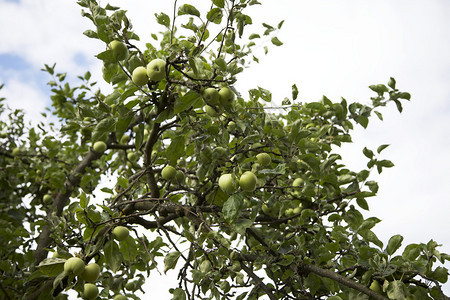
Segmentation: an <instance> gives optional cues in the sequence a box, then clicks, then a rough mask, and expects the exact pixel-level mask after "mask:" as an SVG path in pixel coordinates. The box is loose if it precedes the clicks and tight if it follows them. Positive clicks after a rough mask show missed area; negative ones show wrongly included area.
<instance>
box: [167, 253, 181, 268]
mask: <svg viewBox="0 0 450 300" xmlns="http://www.w3.org/2000/svg"><path fill="white" fill-rule="evenodd" d="M180 256H181V253H180V252H178V251H177V252H170V253H169V254H167V255H166V257H164V273H166V272H167V271H169V270H170V269H174V268H175V266H176V265H177V262H178V259H179V258H180Z"/></svg>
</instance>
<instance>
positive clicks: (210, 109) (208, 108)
mask: <svg viewBox="0 0 450 300" xmlns="http://www.w3.org/2000/svg"><path fill="white" fill-rule="evenodd" d="M205 112H206V114H207V115H208V116H210V117H218V116H219V114H218V113H217V111H216V110H215V109H214V107H212V106H209V105H205Z"/></svg>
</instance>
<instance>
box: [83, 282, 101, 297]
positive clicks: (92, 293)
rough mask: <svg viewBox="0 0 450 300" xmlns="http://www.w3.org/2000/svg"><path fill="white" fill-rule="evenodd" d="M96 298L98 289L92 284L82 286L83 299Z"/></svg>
mask: <svg viewBox="0 0 450 300" xmlns="http://www.w3.org/2000/svg"><path fill="white" fill-rule="evenodd" d="M97 296H98V287H97V286H96V285H95V284H92V283H85V284H84V293H83V298H84V299H86V300H94V299H95V298H97Z"/></svg>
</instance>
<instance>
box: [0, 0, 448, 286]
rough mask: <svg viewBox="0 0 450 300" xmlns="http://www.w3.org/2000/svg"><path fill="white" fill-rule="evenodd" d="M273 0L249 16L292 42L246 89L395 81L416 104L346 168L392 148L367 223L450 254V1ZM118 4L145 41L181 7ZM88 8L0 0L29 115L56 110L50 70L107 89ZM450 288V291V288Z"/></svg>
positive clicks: (357, 87)
mask: <svg viewBox="0 0 450 300" xmlns="http://www.w3.org/2000/svg"><path fill="white" fill-rule="evenodd" d="M178 2H180V1H178ZM197 2H198V3H200V2H201V3H209V1H206V0H203V1H197ZM261 2H264V1H261ZM265 2H267V3H264V5H263V6H260V7H256V8H254V9H252V10H249V11H248V14H250V15H251V16H252V18H253V21H254V23H255V24H260V23H261V22H263V21H264V22H267V23H269V24H278V22H279V21H281V20H283V19H284V20H286V21H285V24H284V25H283V28H282V30H281V31H280V32H279V39H280V40H281V41H282V42H283V43H284V45H283V46H282V47H271V48H270V49H269V54H268V55H267V56H262V55H260V56H259V58H260V64H254V65H252V67H251V68H249V69H248V70H246V71H245V72H244V74H242V76H240V77H239V82H238V84H237V85H236V87H237V88H238V89H239V91H240V92H241V93H242V95H244V96H245V95H247V91H248V89H250V88H254V87H256V86H261V87H264V88H266V89H269V90H270V91H272V92H273V95H274V98H275V99H276V100H277V101H281V100H282V99H283V98H284V97H286V96H290V94H291V86H292V85H293V84H294V83H295V84H297V86H298V87H299V89H300V98H301V100H302V101H309V100H318V99H320V98H321V96H322V95H326V96H327V97H328V98H330V99H332V100H333V101H340V97H344V98H346V99H347V102H352V101H358V102H361V103H368V102H369V98H370V97H371V96H373V93H372V92H371V91H370V90H369V89H368V86H369V85H371V84H377V83H387V81H388V80H389V77H391V76H392V77H395V78H396V80H397V87H398V88H399V89H400V90H402V91H408V92H410V93H411V95H412V100H411V102H409V103H404V111H403V113H402V114H400V113H398V112H397V111H396V109H395V107H394V106H391V107H388V108H387V109H384V110H383V111H382V112H383V113H384V119H385V120H384V121H383V122H380V121H377V120H376V119H371V121H370V123H369V128H368V129H367V130H363V129H361V128H358V130H356V133H355V135H354V143H353V144H351V145H346V146H345V147H344V148H343V149H342V151H341V153H342V155H343V157H344V163H346V164H347V165H348V166H349V167H351V168H353V169H355V170H361V169H362V168H364V166H365V164H366V162H367V160H366V159H365V158H364V156H363V155H362V149H363V148H364V146H367V147H369V148H371V149H376V148H377V147H378V146H379V145H381V144H391V146H390V147H388V148H387V149H386V150H384V152H383V153H382V154H383V158H386V159H390V160H392V161H393V162H394V164H395V167H394V168H391V169H385V171H383V173H382V174H381V175H382V176H380V177H378V176H375V177H374V179H375V180H377V181H378V182H379V184H380V190H379V195H378V196H377V197H375V198H372V199H370V200H369V206H370V208H371V211H370V212H369V213H368V214H367V216H376V217H378V218H380V219H382V220H383V221H382V222H381V223H379V224H378V225H377V226H376V227H375V232H376V233H377V234H378V235H379V237H380V238H381V239H382V241H383V242H384V243H385V244H386V243H387V241H388V239H389V237H391V236H392V235H394V234H401V235H403V236H404V237H405V241H404V245H406V244H407V243H420V242H423V243H426V242H428V241H429V240H430V239H434V240H436V241H437V242H438V243H441V244H443V245H444V246H443V247H442V248H441V249H440V250H441V251H442V252H446V253H450V234H449V227H450V226H449V225H450V221H449V219H450V218H449V212H450V197H449V194H448V192H447V190H448V189H449V181H450V172H449V171H450V158H449V149H450V139H449V137H448V136H449V132H450V55H449V53H450V1H447V0H427V1H419V0H394V1H393V0H377V1H366V0H340V1H332V0H329V1H326V0H316V1H306V0H277V1H265ZM102 3H104V4H106V2H105V1H102ZM110 3H111V4H115V5H119V6H121V7H122V8H124V9H126V10H128V11H129V14H128V16H129V18H130V19H131V22H132V23H133V25H134V28H135V31H136V33H137V34H138V35H139V36H140V37H141V45H143V44H144V43H145V42H146V41H147V40H148V37H149V35H150V33H151V32H155V31H159V30H160V29H161V28H160V27H158V26H157V25H155V22H154V20H153V19H154V17H153V15H154V13H156V12H161V11H165V12H166V13H167V14H169V15H171V11H172V6H171V3H172V1H161V0H159V1H154V0H146V1H144V0H139V1H138V0H134V1H111V2H110ZM191 3H196V2H195V1H191ZM80 9H81V8H80V7H79V6H78V5H76V4H75V1H61V0H15V1H13V0H8V1H7V0H0V28H1V30H0V40H1V41H2V42H1V43H0V83H5V87H4V89H3V90H1V91H0V97H6V98H8V104H9V105H10V106H12V107H15V108H24V109H25V110H26V111H27V113H28V116H29V118H30V119H32V120H36V119H38V118H39V117H40V116H39V113H40V112H43V111H44V108H45V107H46V106H48V105H49V104H50V100H49V90H48V87H47V86H46V82H47V81H49V80H50V78H49V77H48V76H47V75H46V73H44V72H42V71H40V69H41V68H42V67H43V65H44V64H50V65H52V64H53V63H57V65H56V70H57V71H58V72H68V74H69V75H70V78H72V79H74V78H75V77H76V76H77V75H82V74H84V72H85V71H86V70H89V71H91V73H92V74H93V76H94V78H97V80H98V81H100V82H101V81H102V79H101V75H100V72H101V63H100V62H99V61H97V60H96V59H95V57H94V55H95V54H97V53H99V52H101V51H103V50H104V47H105V46H104V45H103V44H101V42H100V41H98V40H92V39H89V38H87V37H85V36H84V35H83V34H82V32H83V31H84V30H86V29H93V27H92V25H91V23H90V22H89V21H88V20H87V19H85V18H82V17H81V15H80ZM252 11H253V12H252ZM254 28H255V29H257V28H260V26H259V25H255V26H254ZM268 45H269V44H268ZM269 46H270V45H269ZM102 85H103V86H105V87H106V88H107V85H106V84H104V83H102ZM447 267H449V264H447ZM445 290H446V292H447V293H450V287H449V284H447V286H446V288H445Z"/></svg>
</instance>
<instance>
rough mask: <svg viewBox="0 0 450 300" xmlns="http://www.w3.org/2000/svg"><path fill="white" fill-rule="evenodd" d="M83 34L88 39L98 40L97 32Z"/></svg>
mask: <svg viewBox="0 0 450 300" xmlns="http://www.w3.org/2000/svg"><path fill="white" fill-rule="evenodd" d="M83 34H84V35H85V36H87V37H88V38H91V39H96V38H98V36H97V32H95V31H93V30H86V31H84V32H83Z"/></svg>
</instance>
